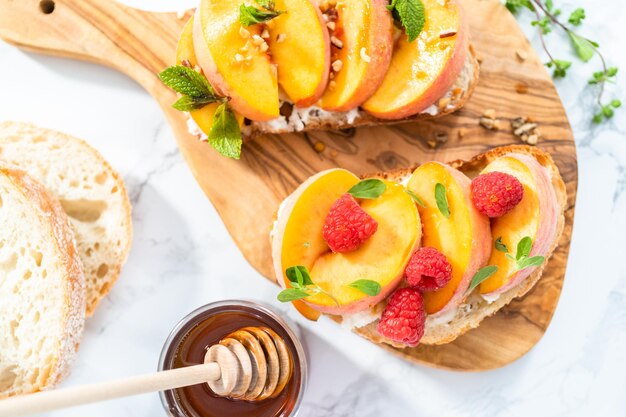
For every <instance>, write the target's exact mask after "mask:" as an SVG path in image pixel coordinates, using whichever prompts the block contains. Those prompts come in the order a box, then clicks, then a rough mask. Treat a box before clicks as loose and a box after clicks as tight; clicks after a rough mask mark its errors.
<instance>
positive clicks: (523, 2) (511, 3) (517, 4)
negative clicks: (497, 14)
mask: <svg viewBox="0 0 626 417" xmlns="http://www.w3.org/2000/svg"><path fill="white" fill-rule="evenodd" d="M504 5H505V6H506V8H507V9H509V11H510V12H511V13H513V14H515V13H517V12H518V11H519V10H520V9H521V8H526V9H528V10H530V11H531V12H533V11H535V7H534V6H533V4H532V3H531V2H530V0H506V2H505V4H504Z"/></svg>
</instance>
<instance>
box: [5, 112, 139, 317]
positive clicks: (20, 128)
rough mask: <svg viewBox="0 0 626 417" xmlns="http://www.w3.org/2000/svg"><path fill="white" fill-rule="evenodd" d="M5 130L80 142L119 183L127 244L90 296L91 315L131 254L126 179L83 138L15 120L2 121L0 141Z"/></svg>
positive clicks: (87, 310)
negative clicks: (100, 284)
mask: <svg viewBox="0 0 626 417" xmlns="http://www.w3.org/2000/svg"><path fill="white" fill-rule="evenodd" d="M4 132H12V134H17V135H19V134H29V135H40V136H44V137H52V136H54V137H57V138H61V139H62V140H63V141H66V142H75V143H77V144H78V146H79V147H80V148H81V149H82V151H83V152H85V153H89V154H90V155H91V156H92V157H93V158H94V159H96V160H98V163H99V164H100V166H101V168H102V171H105V172H107V173H108V174H109V175H110V176H111V177H112V178H113V179H114V181H115V184H116V185H117V187H118V189H119V193H120V195H121V196H122V198H121V201H122V205H123V213H119V215H120V216H123V217H124V224H126V225H127V227H126V228H125V233H126V240H125V241H126V245H125V246H123V247H122V248H120V257H119V258H118V259H111V262H110V265H109V270H108V271H107V274H106V278H105V279H106V282H107V283H108V284H109V285H107V286H105V288H103V289H102V290H101V291H98V296H97V298H96V299H95V300H94V299H93V297H88V299H89V300H90V301H89V302H88V303H87V305H86V314H87V317H90V316H92V315H93V313H94V312H95V310H96V307H97V306H98V304H99V303H100V301H101V300H102V299H103V298H104V297H105V296H106V295H107V294H108V292H109V291H110V290H111V288H112V287H113V284H115V282H117V280H118V278H119V275H120V273H121V270H122V265H123V264H124V263H125V262H126V260H127V259H128V255H129V254H130V249H131V245H132V240H133V228H132V218H131V217H132V206H131V204H130V200H129V198H128V192H127V190H126V186H125V184H124V181H123V180H122V178H121V177H120V175H119V174H118V173H117V171H115V170H114V169H113V167H111V165H110V164H109V163H108V162H107V161H106V160H105V159H104V157H103V156H102V155H101V154H100V153H99V152H98V151H97V150H96V149H94V148H93V147H92V146H91V145H89V144H88V143H87V142H85V141H84V140H82V139H79V138H76V137H74V136H70V135H68V134H65V133H63V132H58V131H55V130H51V129H45V128H41V127H38V126H36V125H34V124H32V123H24V122H14V121H8V122H3V123H0V143H1V142H2V140H3V133H4ZM18 168H22V169H28V167H26V166H24V167H22V166H20V167H18ZM87 294H88V296H89V295H92V293H91V292H90V291H89V288H88V293H87Z"/></svg>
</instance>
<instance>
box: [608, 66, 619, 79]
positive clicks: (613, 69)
mask: <svg viewBox="0 0 626 417" xmlns="http://www.w3.org/2000/svg"><path fill="white" fill-rule="evenodd" d="M616 75H617V67H610V68H608V69H607V70H606V76H607V77H615V76H616Z"/></svg>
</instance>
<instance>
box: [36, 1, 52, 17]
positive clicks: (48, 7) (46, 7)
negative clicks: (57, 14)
mask: <svg viewBox="0 0 626 417" xmlns="http://www.w3.org/2000/svg"><path fill="white" fill-rule="evenodd" d="M54 7H55V4H54V1H52V0H41V1H40V2H39V10H41V12H42V13H43V14H52V12H54Z"/></svg>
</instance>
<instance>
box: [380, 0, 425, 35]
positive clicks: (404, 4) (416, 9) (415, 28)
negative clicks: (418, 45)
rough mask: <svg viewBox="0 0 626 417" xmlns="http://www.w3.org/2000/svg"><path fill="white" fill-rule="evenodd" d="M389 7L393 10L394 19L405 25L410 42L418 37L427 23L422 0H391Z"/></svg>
mask: <svg viewBox="0 0 626 417" xmlns="http://www.w3.org/2000/svg"><path fill="white" fill-rule="evenodd" d="M387 9H388V10H389V11H391V13H392V14H393V17H394V19H395V20H396V21H397V22H399V23H400V24H401V25H402V26H403V27H404V31H405V32H406V36H407V37H408V38H409V42H413V41H414V40H415V39H417V37H418V36H419V34H420V33H421V32H422V30H423V29H424V24H425V23H426V14H425V11H424V4H423V3H422V0H391V4H389V5H388V6H387Z"/></svg>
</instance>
